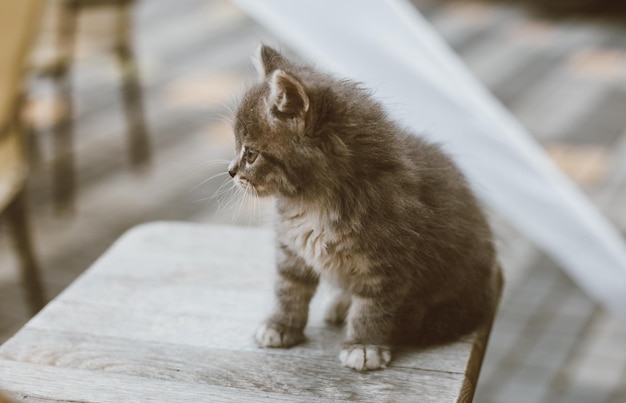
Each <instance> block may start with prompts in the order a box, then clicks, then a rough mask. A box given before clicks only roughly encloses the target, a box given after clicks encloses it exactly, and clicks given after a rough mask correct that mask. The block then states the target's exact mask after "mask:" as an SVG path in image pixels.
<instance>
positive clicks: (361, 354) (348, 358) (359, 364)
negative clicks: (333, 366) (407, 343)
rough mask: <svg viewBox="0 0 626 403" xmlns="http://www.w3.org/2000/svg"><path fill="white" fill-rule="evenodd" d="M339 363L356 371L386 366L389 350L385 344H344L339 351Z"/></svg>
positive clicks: (389, 358) (388, 359) (389, 357)
mask: <svg viewBox="0 0 626 403" xmlns="http://www.w3.org/2000/svg"><path fill="white" fill-rule="evenodd" d="M339 359H340V360H341V365H343V366H344V367H348V368H352V369H355V370H357V371H370V370H373V369H381V368H386V367H387V364H389V361H391V351H389V347H386V346H375V345H371V344H365V345H364V344H344V345H343V346H342V347H341V352H340V353H339Z"/></svg>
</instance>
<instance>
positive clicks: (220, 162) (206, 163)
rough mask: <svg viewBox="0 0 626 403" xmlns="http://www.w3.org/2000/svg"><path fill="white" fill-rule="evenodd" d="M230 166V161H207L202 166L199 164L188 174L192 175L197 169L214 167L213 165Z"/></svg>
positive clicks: (189, 170)
mask: <svg viewBox="0 0 626 403" xmlns="http://www.w3.org/2000/svg"><path fill="white" fill-rule="evenodd" d="M228 164H230V161H229V160H211V161H206V162H203V163H201V164H199V165H198V166H196V167H194V168H189V169H188V170H187V171H186V173H191V172H193V171H195V170H197V169H200V168H203V167H206V166H212V165H228Z"/></svg>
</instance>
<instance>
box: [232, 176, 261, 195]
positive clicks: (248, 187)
mask: <svg viewBox="0 0 626 403" xmlns="http://www.w3.org/2000/svg"><path fill="white" fill-rule="evenodd" d="M236 183H237V185H238V186H239V187H240V188H241V189H243V190H245V191H246V193H248V194H251V195H253V196H257V197H258V196H259V195H260V193H261V192H262V189H263V186H254V185H253V184H252V182H250V181H249V180H247V179H245V178H237V180H236Z"/></svg>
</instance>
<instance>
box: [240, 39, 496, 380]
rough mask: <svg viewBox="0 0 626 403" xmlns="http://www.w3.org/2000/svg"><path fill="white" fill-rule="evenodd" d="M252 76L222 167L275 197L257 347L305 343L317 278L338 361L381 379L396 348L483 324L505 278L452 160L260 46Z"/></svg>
mask: <svg viewBox="0 0 626 403" xmlns="http://www.w3.org/2000/svg"><path fill="white" fill-rule="evenodd" d="M258 67H259V69H260V73H261V76H262V80H261V81H260V82H258V83H257V84H255V85H253V86H252V87H251V88H250V89H249V90H248V91H247V93H246V94H245V96H244V98H243V99H242V101H241V104H240V105H239V107H238V110H237V114H236V120H235V123H234V132H235V137H236V157H235V158H234V159H233V161H232V162H231V164H230V165H229V167H228V169H229V173H230V175H231V176H232V177H233V178H234V180H235V181H236V183H237V184H238V185H239V186H241V187H242V188H243V189H245V190H247V191H249V192H251V193H253V194H258V196H261V197H262V196H273V197H275V199H276V209H277V220H276V223H275V225H276V237H277V240H276V241H277V269H278V281H277V284H276V302H277V303H276V308H275V311H274V313H273V314H272V315H271V316H270V317H269V318H268V319H267V320H266V321H265V322H264V323H263V324H262V325H261V326H260V328H259V329H258V330H257V332H256V335H255V338H256V341H257V342H258V344H259V345H260V346H261V347H290V346H293V345H295V344H297V343H299V342H301V341H303V340H304V333H303V329H304V327H305V326H306V323H307V317H308V310H309V302H310V300H311V298H312V297H313V294H314V293H315V290H316V288H317V285H318V282H319V280H320V278H323V279H324V280H327V281H328V282H330V283H331V284H333V285H334V286H336V287H337V288H338V289H339V290H340V292H339V293H338V296H337V298H336V300H335V301H334V303H333V304H332V305H331V306H330V307H329V309H328V312H327V314H326V319H327V321H328V322H332V323H341V322H343V321H344V320H346V321H347V337H346V340H345V342H344V343H343V345H342V348H341V353H340V356H339V357H340V360H341V362H342V364H343V365H344V366H346V367H350V368H353V369H356V370H359V371H365V370H373V369H378V368H384V367H385V366H386V365H387V364H388V363H389V361H390V360H391V353H390V346H391V345H394V344H400V343H410V344H413V345H427V344H432V343H444V342H448V341H451V340H454V339H455V338H458V337H459V336H462V335H464V334H467V333H469V332H471V331H473V330H474V329H476V327H477V326H479V325H480V324H482V323H484V322H485V321H487V320H489V319H490V318H489V315H490V313H491V312H492V310H493V308H494V306H495V304H496V301H497V299H498V297H499V294H498V290H499V289H500V283H501V281H502V279H501V274H500V269H499V266H498V264H497V263H496V257H495V251H494V246H493V243H492V234H491V230H490V228H489V225H488V224H487V221H486V220H485V217H484V215H483V213H482V212H481V210H480V208H479V206H478V203H477V201H476V199H475V197H474V196H473V194H472V192H471V191H470V189H469V188H468V186H467V183H466V181H465V179H464V177H463V175H462V174H461V173H460V172H459V170H458V169H457V168H456V167H455V165H454V164H453V163H452V161H451V160H450V159H449V158H448V157H447V156H446V155H444V154H443V153H442V152H441V151H440V150H439V148H438V147H437V146H435V145H432V144H429V143H427V142H425V141H424V140H422V139H420V138H418V137H416V136H414V135H411V134H410V133H408V132H407V131H406V130H404V129H402V128H401V127H399V126H398V125H397V124H395V123H394V122H392V121H391V120H390V119H389V118H388V116H387V114H386V113H385V112H384V110H383V108H382V106H381V105H380V104H378V103H377V102H376V101H374V100H373V99H372V98H371V97H370V94H369V92H368V91H366V90H364V89H363V88H361V87H360V86H359V84H358V83H355V82H352V81H348V80H340V79H336V78H333V77H331V76H329V75H327V74H324V73H320V72H318V71H316V70H314V69H312V68H311V67H309V66H306V65H301V64H298V63H295V62H292V61H290V60H287V59H286V58H285V57H283V56H282V55H281V54H280V53H279V52H278V51H276V50H274V49H272V48H270V47H268V46H262V47H261V49H260V55H259V66H258ZM459 135H462V133H459Z"/></svg>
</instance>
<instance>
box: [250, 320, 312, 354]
mask: <svg viewBox="0 0 626 403" xmlns="http://www.w3.org/2000/svg"><path fill="white" fill-rule="evenodd" d="M254 339H255V340H256V342H257V343H258V344H259V346H261V347H270V348H277V347H291V346H294V345H296V344H298V343H300V342H301V341H303V340H304V333H302V330H297V329H293V328H289V327H287V326H282V325H279V324H278V323H272V322H264V323H262V324H261V326H259V328H258V329H257V331H256V333H255V334H254Z"/></svg>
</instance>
